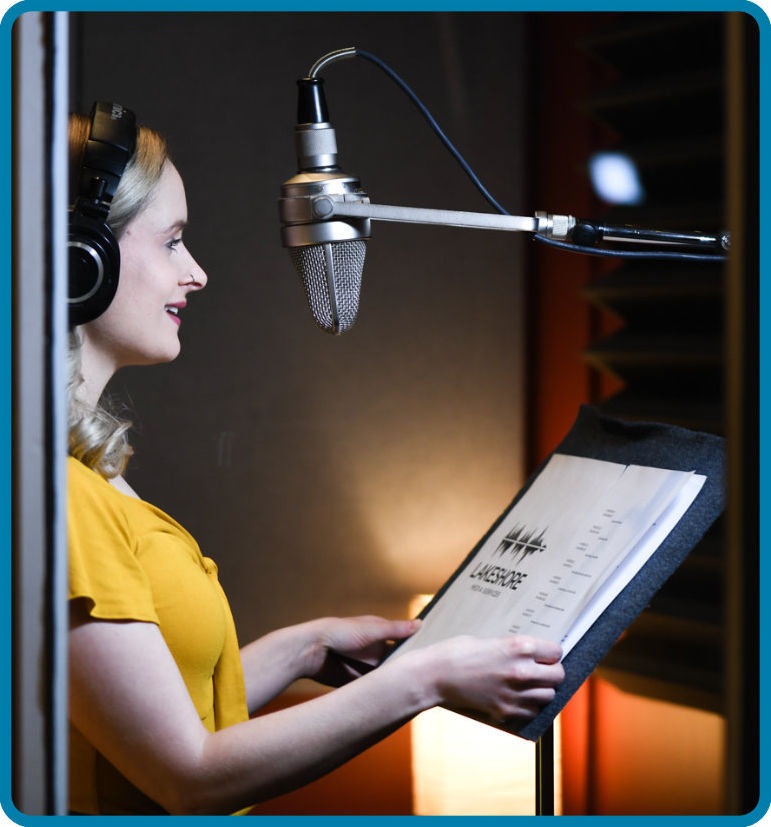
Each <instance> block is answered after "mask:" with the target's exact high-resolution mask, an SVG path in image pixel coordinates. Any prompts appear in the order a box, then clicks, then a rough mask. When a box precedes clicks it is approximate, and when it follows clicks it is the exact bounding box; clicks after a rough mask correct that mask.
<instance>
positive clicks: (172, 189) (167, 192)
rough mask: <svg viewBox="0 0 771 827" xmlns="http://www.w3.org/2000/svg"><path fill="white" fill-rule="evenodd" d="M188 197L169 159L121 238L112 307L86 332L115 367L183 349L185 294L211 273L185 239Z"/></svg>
mask: <svg viewBox="0 0 771 827" xmlns="http://www.w3.org/2000/svg"><path fill="white" fill-rule="evenodd" d="M186 223H187V200H186V199H185V188H184V185H183V184H182V179H181V178H180V175H179V173H178V172H177V170H176V168H175V167H174V165H173V164H171V163H169V162H167V163H166V165H165V166H164V168H163V172H162V173H161V177H160V180H159V181H158V184H157V185H156V188H155V191H154V193H153V195H152V197H151V198H150V201H149V202H148V204H147V205H146V206H145V208H144V209H143V210H142V212H140V213H139V214H138V215H137V216H136V217H135V218H134V219H133V220H132V221H131V222H130V223H129V224H128V225H127V226H126V229H125V230H124V233H123V235H122V236H121V238H120V241H119V246H120V278H119V281H118V289H117V292H116V294H115V298H114V299H113V301H112V303H111V304H110V306H109V307H108V308H107V310H106V311H105V312H104V313H103V314H102V315H101V316H100V317H99V318H98V319H96V320H95V321H93V322H90V323H89V324H87V325H84V328H83V331H84V335H85V336H86V337H87V339H88V340H89V343H90V344H91V345H93V346H94V347H95V348H97V349H98V350H99V351H100V353H101V355H102V356H103V357H104V358H106V359H108V360H109V361H111V362H113V364H114V368H115V369H116V370H117V369H118V368H120V367H125V366H127V365H150V364H157V363H159V362H169V361H171V360H172V359H175V358H176V357H177V355H178V354H179V350H180V343H179V328H180V325H181V324H182V318H183V315H184V308H185V305H186V303H187V301H186V297H187V295H188V293H190V292H191V291H193V290H201V289H202V288H203V287H204V286H205V285H206V281H207V278H206V274H205V273H204V271H203V270H202V269H201V268H200V267H199V266H198V264H197V262H196V261H195V259H194V258H193V257H192V256H191V255H190V253H189V252H188V250H187V248H186V247H185V245H184V242H183V241H182V231H183V229H184V227H185V224H186Z"/></svg>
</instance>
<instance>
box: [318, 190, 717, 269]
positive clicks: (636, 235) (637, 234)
mask: <svg viewBox="0 0 771 827" xmlns="http://www.w3.org/2000/svg"><path fill="white" fill-rule="evenodd" d="M308 207H309V211H310V214H311V216H310V217H311V220H315V221H324V220H327V219H331V218H356V219H372V220H377V221H391V222H396V223H408V224H435V225H441V226H446V227H461V228H468V229H480V230H508V231H520V232H530V233H534V234H535V235H536V236H539V237H541V238H542V239H554V240H558V241H559V242H563V243H561V244H560V246H563V247H566V248H573V249H575V250H576V251H579V252H589V253H592V252H595V253H597V252H610V253H611V254H620V255H623V253H622V251H617V250H609V249H608V248H598V247H596V246H594V245H596V244H597V243H598V242H620V243H623V244H643V245H645V246H646V248H647V251H648V252H650V253H652V254H653V255H655V254H656V249H653V248H658V250H660V251H661V252H662V253H663V254H664V255H669V254H672V255H673V256H677V253H673V249H684V248H691V249H697V250H700V251H703V252H704V256H703V257H704V258H714V259H715V260H717V261H720V260H723V258H724V255H723V254H724V252H725V251H727V250H728V249H729V247H730V235H729V234H728V233H727V232H721V233H718V234H716V235H711V234H709V233H703V232H699V231H694V232H673V231H668V230H656V229H645V228H642V227H631V226H609V225H605V224H599V223H597V222H590V221H585V220H580V219H577V218H575V217H574V216H572V215H559V214H553V213H547V212H544V211H537V212H536V213H535V215H534V216H533V217H529V216H521V215H501V214H498V213H478V212H465V211H462V210H436V209H428V208H424V207H402V206H393V205H385V204H372V203H370V201H369V198H367V197H366V196H364V195H363V194H359V193H346V194H324V195H316V196H313V197H310V198H309V199H308ZM688 255H689V254H688V253H683V256H684V257H686V256H688Z"/></svg>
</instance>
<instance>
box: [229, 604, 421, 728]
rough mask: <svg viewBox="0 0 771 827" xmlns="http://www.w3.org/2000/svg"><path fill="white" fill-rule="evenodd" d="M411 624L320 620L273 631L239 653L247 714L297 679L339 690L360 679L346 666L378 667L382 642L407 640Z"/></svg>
mask: <svg viewBox="0 0 771 827" xmlns="http://www.w3.org/2000/svg"><path fill="white" fill-rule="evenodd" d="M419 625H420V621H416V620H386V619H385V618H382V617H374V616H372V615H363V616H361V617H346V618H338V617H324V618H318V619H316V620H311V621H308V622H306V623H299V624H297V625H295V626H288V627H286V628H284V629H277V630H276V631H274V632H270V633H269V634H267V635H264V636H263V637H261V638H258V639H257V640H255V641H253V642H252V643H249V644H247V645H246V646H244V647H242V649H241V664H242V666H243V670H244V681H245V683H246V699H247V705H248V707H249V712H250V714H251V713H254V712H256V711H257V710H258V709H260V708H261V707H262V706H264V705H265V704H266V703H267V702H268V701H270V700H272V699H273V698H275V697H276V696H277V695H278V694H279V693H281V692H282V691H283V690H284V689H286V687H287V686H289V684H291V683H292V682H293V681H295V680H297V679H298V678H313V679H314V680H317V681H319V682H320V683H325V684H328V685H330V686H341V685H342V684H344V683H348V681H350V680H353V679H354V678H357V677H359V674H358V673H357V671H356V670H355V669H354V668H353V667H351V666H348V665H347V664H346V662H345V660H343V659H340V658H338V657H336V655H344V656H346V655H347V656H348V657H350V658H353V659H354V660H358V661H363V662H365V663H370V664H372V665H373V666H374V665H375V664H376V663H378V662H379V661H380V659H381V657H382V656H383V654H384V653H385V646H386V642H387V641H389V640H401V639H402V638H406V637H409V635H411V634H412V633H413V632H414V631H415V630H416V629H417V628H418V627H419Z"/></svg>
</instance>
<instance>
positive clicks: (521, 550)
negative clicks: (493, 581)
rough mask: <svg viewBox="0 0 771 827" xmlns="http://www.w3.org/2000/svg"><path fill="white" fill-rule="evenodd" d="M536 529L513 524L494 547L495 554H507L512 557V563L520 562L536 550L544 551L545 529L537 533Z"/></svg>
mask: <svg viewBox="0 0 771 827" xmlns="http://www.w3.org/2000/svg"><path fill="white" fill-rule="evenodd" d="M537 532H538V529H528V528H527V527H526V526H521V525H515V526H514V528H512V529H511V531H509V533H508V534H507V535H506V536H505V537H504V538H503V539H502V540H501V542H500V545H499V546H498V548H497V549H496V554H498V555H499V556H501V557H502V556H503V555H504V554H509V555H511V557H512V562H513V563H521V562H522V561H523V560H526V559H527V558H528V557H529V556H530V555H531V554H535V553H536V552H537V551H539V552H540V551H544V550H545V549H546V543H545V542H544V539H543V538H544V535H545V534H546V529H543V530H542V531H541V532H539V533H537Z"/></svg>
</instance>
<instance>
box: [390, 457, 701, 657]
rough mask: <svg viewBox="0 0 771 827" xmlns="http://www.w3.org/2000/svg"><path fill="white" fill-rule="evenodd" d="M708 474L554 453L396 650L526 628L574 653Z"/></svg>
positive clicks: (396, 655) (675, 521)
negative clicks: (592, 624) (576, 645)
mask: <svg viewBox="0 0 771 827" xmlns="http://www.w3.org/2000/svg"><path fill="white" fill-rule="evenodd" d="M705 479H706V478H705V477H704V476H702V475H698V474H693V473H692V472H686V471H671V470H667V469H662V468H651V467H647V466H637V465H623V464H619V463H614V462H606V461H603V460H596V459H587V458H584V457H576V456H569V455H566V454H554V455H553V456H552V457H551V458H550V460H549V462H548V463H547V464H546V466H545V467H544V469H543V470H542V471H541V473H540V474H539V475H538V477H537V478H536V479H535V480H534V481H533V483H532V485H531V486H530V488H529V489H528V490H527V491H526V492H525V494H524V495H523V496H522V497H521V498H520V499H519V500H518V501H517V502H516V503H515V504H514V506H513V507H512V508H511V509H510V511H509V512H508V513H507V514H506V515H505V516H504V518H503V519H502V520H501V521H500V523H499V525H498V526H497V527H496V528H495V530H494V531H493V532H491V534H490V535H489V536H488V537H487V539H486V540H485V542H484V543H483V544H482V545H481V546H480V547H479V549H477V551H476V553H475V554H474V555H472V556H471V557H470V559H469V560H467V561H466V563H465V564H464V566H463V567H462V568H461V569H460V570H459V571H458V572H457V573H456V575H455V577H454V579H453V580H452V582H451V583H450V585H449V586H448V587H447V589H446V590H445V591H444V593H443V594H442V595H441V596H440V598H439V599H438V600H437V601H435V602H434V604H433V605H432V606H431V607H430V609H429V611H428V613H427V614H426V615H425V617H424V619H423V624H422V626H421V628H420V629H419V630H418V632H416V633H415V634H414V635H413V636H412V637H411V638H409V639H408V640H407V641H405V642H404V643H403V644H402V645H400V646H399V647H398V648H397V649H396V651H395V652H394V653H393V654H392V656H391V657H398V656H400V655H401V654H404V653H405V652H408V651H410V650H412V649H415V648H419V647H422V646H426V645H428V644H430V643H433V642H436V641H439V640H442V639H445V638H448V637H452V636H454V635H459V634H472V635H478V636H482V637H497V636H504V635H510V634H527V635H532V636H534V637H540V638H546V639H548V640H553V641H556V642H559V643H560V644H561V645H562V646H563V656H564V655H566V654H567V653H568V651H569V650H570V648H571V647H572V646H573V645H575V643H576V642H577V641H578V640H579V639H580V636H581V634H583V632H584V631H586V629H588V628H589V626H590V625H591V623H593V622H594V620H596V619H597V617H599V615H600V614H601V613H602V611H604V609H605V608H606V607H607V606H608V605H609V604H610V602H611V601H612V600H613V598H614V597H615V596H616V595H617V594H619V593H620V591H621V590H622V589H623V588H624V586H625V585H626V584H627V583H628V582H629V581H630V580H631V579H632V577H634V575H635V574H636V573H637V571H639V569H640V568H641V567H642V566H643V565H644V563H645V562H646V560H647V559H649V557H650V556H651V555H652V554H653V552H654V551H655V550H656V548H657V547H658V546H659V545H660V544H661V542H662V541H663V540H664V538H665V537H666V535H667V534H668V533H669V531H671V529H672V527H673V526H674V525H675V524H676V523H677V521H678V520H679V519H680V517H681V516H682V515H683V513H684V512H685V511H686V510H687V508H688V506H689V505H690V504H691V502H692V501H693V499H694V498H695V497H696V495H697V494H698V491H699V490H700V488H701V486H702V484H703V483H704V480H705Z"/></svg>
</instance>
